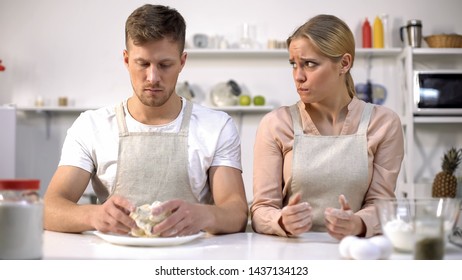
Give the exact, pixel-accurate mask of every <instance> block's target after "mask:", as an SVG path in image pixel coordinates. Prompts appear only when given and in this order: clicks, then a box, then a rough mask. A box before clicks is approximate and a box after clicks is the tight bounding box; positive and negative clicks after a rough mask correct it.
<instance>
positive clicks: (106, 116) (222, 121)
mask: <svg viewBox="0 0 462 280" xmlns="http://www.w3.org/2000/svg"><path fill="white" fill-rule="evenodd" d="M185 104H186V103H185V102H183V108H182V110H181V112H180V114H179V115H178V117H177V118H176V119H175V120H174V121H172V122H171V123H168V124H165V125H145V124H142V123H140V122H138V121H136V120H135V119H134V118H133V117H132V116H131V115H130V114H129V113H128V110H127V100H125V101H124V110H125V116H126V122H127V128H128V131H129V132H154V131H155V132H170V133H174V132H178V131H179V130H180V126H181V121H182V120H183V112H184V108H185ZM115 106H116V105H113V106H107V107H103V108H101V109H98V110H89V111H86V112H83V113H82V114H81V115H80V116H79V117H78V118H77V119H76V120H75V122H74V123H73V125H72V126H71V127H70V128H69V129H68V131H67V136H66V139H65V140H64V144H63V148H62V153H61V159H60V162H59V165H60V166H63V165H71V166H76V167H79V168H82V169H84V170H86V171H88V172H90V173H92V174H94V175H93V176H97V179H98V180H99V181H101V183H102V184H103V185H104V186H105V187H106V188H107V192H108V193H111V192H112V190H113V188H114V187H115V185H114V184H115V179H116V170H117V157H118V149H119V129H118V126H117V118H116V114H115ZM188 159H189V176H190V183H191V187H192V191H193V193H194V195H195V196H196V198H197V199H198V201H200V202H204V198H205V197H206V194H207V193H209V192H210V189H209V186H208V180H207V179H208V177H207V172H208V169H209V168H210V167H211V166H229V167H234V168H237V169H239V170H242V166H241V142H240V137H239V133H238V131H237V128H236V125H235V124H234V121H233V119H232V118H231V117H230V116H229V115H228V114H227V113H225V112H222V111H216V110H212V109H210V108H206V107H204V106H201V105H198V104H193V109H192V115H191V121H190V124H189V137H188ZM139 168H143V166H139ZM95 192H96V193H98V191H97V190H95Z"/></svg>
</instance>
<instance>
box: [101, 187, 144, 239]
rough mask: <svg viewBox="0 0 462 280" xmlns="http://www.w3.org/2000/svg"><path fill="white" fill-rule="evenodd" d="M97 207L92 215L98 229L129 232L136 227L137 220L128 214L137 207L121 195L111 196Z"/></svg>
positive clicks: (122, 232)
mask: <svg viewBox="0 0 462 280" xmlns="http://www.w3.org/2000/svg"><path fill="white" fill-rule="evenodd" d="M97 209H98V210H97V211H96V212H95V213H94V215H93V216H92V224H93V227H94V228H95V229H96V230H99V231H101V232H113V233H119V234H127V233H128V232H130V230H131V229H132V228H135V227H136V223H135V221H134V220H133V219H132V218H130V217H129V216H128V215H129V214H130V212H131V211H134V210H135V207H134V206H133V205H132V204H131V203H130V202H129V201H128V200H127V199H125V198H123V197H121V196H118V195H113V196H110V197H109V198H108V200H106V202H104V204H102V205H99V206H98V208H97Z"/></svg>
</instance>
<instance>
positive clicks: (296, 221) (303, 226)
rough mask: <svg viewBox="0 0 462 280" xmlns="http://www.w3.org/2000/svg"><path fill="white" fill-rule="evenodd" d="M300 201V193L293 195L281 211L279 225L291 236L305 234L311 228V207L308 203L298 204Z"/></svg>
mask: <svg viewBox="0 0 462 280" xmlns="http://www.w3.org/2000/svg"><path fill="white" fill-rule="evenodd" d="M301 199H302V195H301V194H300V193H297V194H295V195H294V196H293V197H292V198H291V199H290V200H289V203H288V204H287V206H285V207H284V208H282V210H281V219H280V220H279V224H280V225H281V227H282V228H283V229H284V230H285V232H287V234H288V235H291V236H293V235H299V234H302V233H304V232H307V231H309V230H310V229H311V226H312V216H311V206H310V204H309V203H308V202H301V203H300V201H301Z"/></svg>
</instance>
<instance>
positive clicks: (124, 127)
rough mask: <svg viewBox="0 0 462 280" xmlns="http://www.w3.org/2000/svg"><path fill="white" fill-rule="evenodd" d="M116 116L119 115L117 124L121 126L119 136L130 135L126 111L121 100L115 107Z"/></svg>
mask: <svg viewBox="0 0 462 280" xmlns="http://www.w3.org/2000/svg"><path fill="white" fill-rule="evenodd" d="M115 111H116V117H117V126H118V127H119V136H120V137H124V136H127V135H128V129H127V123H126V122H125V112H124V104H123V102H120V104H119V105H116V107H115Z"/></svg>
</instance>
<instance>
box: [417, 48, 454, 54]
mask: <svg viewBox="0 0 462 280" xmlns="http://www.w3.org/2000/svg"><path fill="white" fill-rule="evenodd" d="M412 54H413V55H462V48H414V49H412Z"/></svg>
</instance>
